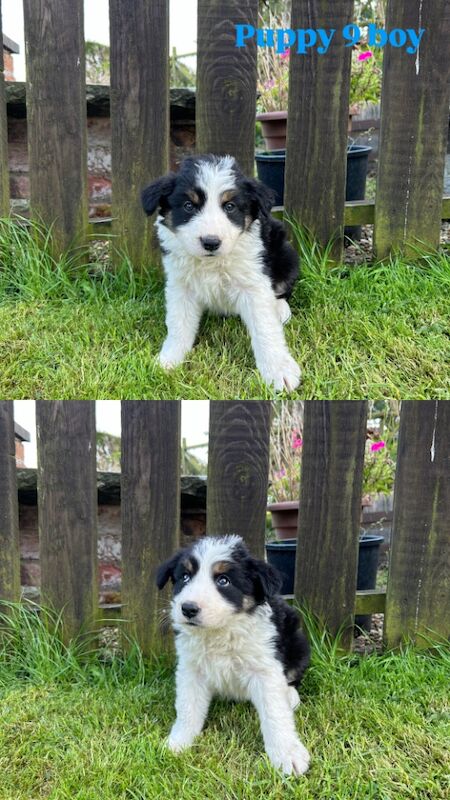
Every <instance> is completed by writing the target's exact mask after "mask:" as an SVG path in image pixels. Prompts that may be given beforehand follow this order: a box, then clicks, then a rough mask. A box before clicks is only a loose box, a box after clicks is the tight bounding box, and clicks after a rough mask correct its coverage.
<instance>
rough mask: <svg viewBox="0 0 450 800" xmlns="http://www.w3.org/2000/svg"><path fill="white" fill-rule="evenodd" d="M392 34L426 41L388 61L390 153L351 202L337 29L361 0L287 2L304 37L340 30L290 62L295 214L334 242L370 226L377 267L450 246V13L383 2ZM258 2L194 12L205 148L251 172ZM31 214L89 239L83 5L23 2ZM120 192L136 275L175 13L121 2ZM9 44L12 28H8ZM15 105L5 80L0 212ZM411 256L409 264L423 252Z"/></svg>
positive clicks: (148, 258)
mask: <svg viewBox="0 0 450 800" xmlns="http://www.w3.org/2000/svg"><path fill="white" fill-rule="evenodd" d="M387 6H388V9H387V28H388V29H392V28H403V29H404V28H414V29H416V30H417V29H418V28H425V31H426V33H425V34H424V37H423V39H422V42H421V44H420V49H419V52H418V54H417V55H408V54H407V53H405V52H404V48H401V49H395V48H392V47H390V46H388V47H387V48H386V55H385V62H384V64H385V68H384V75H383V90H382V118H381V149H380V161H379V172H378V187H377V196H376V201H375V204H374V203H367V202H357V203H353V204H347V205H346V204H345V201H344V186H345V165H346V148H347V120H348V107H349V85H350V61H351V59H350V56H351V49H349V48H345V47H344V42H343V41H342V39H341V37H340V30H341V29H342V27H343V26H344V25H345V24H347V23H349V22H351V21H353V20H354V0H333V2H332V3H330V2H323V0H321V2H316V3H305V2H304V0H292V27H293V28H314V29H316V28H335V29H337V33H336V35H335V37H334V39H333V42H332V44H331V47H330V49H329V51H328V52H327V54H326V55H318V54H317V53H316V52H315V51H311V52H310V53H309V54H308V55H306V56H296V55H294V56H293V57H292V58H291V60H290V64H291V66H290V69H291V75H290V81H291V82H290V100H289V122H288V146H287V156H286V158H287V168H286V175H287V179H286V192H285V196H286V210H287V212H288V213H289V215H290V216H293V217H295V218H297V219H298V220H299V222H300V223H301V224H302V225H304V226H306V227H308V228H309V230H310V231H311V232H312V233H313V234H314V235H315V236H316V238H317V239H318V240H319V241H320V242H321V243H323V244H325V243H326V242H328V240H329V239H330V238H331V237H333V236H335V235H336V236H337V238H336V244H335V247H334V251H333V253H334V256H335V257H339V256H340V254H341V251H342V238H343V237H342V234H343V225H344V221H345V222H346V223H347V224H352V223H353V224H361V223H373V222H375V245H376V251H377V255H378V256H379V257H380V258H384V257H386V256H388V255H389V253H390V252H391V251H393V250H396V249H398V248H403V247H405V246H407V245H408V243H409V244H411V243H412V244H414V243H415V242H416V241H417V240H421V241H422V242H423V244H424V246H425V247H426V248H429V249H435V248H436V247H437V246H438V244H439V231H440V223H441V219H442V218H445V217H450V198H444V200H443V198H442V192H443V175H444V162H445V152H446V142H447V133H448V112H449V94H450V92H449V86H450V59H449V58H448V41H449V37H450V4H449V3H448V1H447V0H433V2H430V0H428V1H427V2H423V0H388V2H387ZM257 10H258V0H248V2H247V3H246V4H244V5H243V4H242V3H241V2H239V0H198V70H197V75H198V77H197V104H196V125H197V148H198V150H199V151H203V152H217V153H224V152H227V153H231V154H232V155H234V156H236V157H237V158H238V159H239V161H240V162H241V164H242V166H243V168H244V169H245V170H246V171H247V172H249V173H252V172H253V169H254V140H255V125H254V123H255V104H256V59H257V48H256V45H255V43H253V44H251V45H249V46H248V47H246V48H245V49H238V48H236V46H235V28H234V26H235V25H236V24H239V23H247V24H248V23H250V24H254V25H255V26H256V25H257ZM24 11H25V40H26V42H27V46H26V55H27V77H28V83H27V111H28V123H29V124H28V130H29V157H30V159H29V160H30V164H29V169H30V182H31V208H32V213H33V214H35V215H36V216H39V217H40V218H42V219H43V220H44V221H45V222H46V223H47V224H51V223H53V222H55V220H56V225H55V228H54V232H55V235H56V236H57V241H58V242H59V244H60V246H66V245H69V244H71V243H73V240H74V237H76V236H77V237H78V239H79V238H80V236H81V237H82V236H83V233H84V231H85V229H86V226H87V214H86V210H87V204H86V164H87V153H86V108H85V94H84V68H83V65H84V35H83V2H82V0H24ZM110 27H111V123H112V192H113V217H114V232H115V234H116V235H117V239H116V242H117V245H118V247H119V248H121V249H124V250H127V251H128V253H129V255H130V257H131V259H132V262H133V263H134V265H135V266H136V268H139V267H140V266H143V265H145V264H151V263H152V261H154V258H155V251H154V248H153V233H152V228H151V224H150V223H149V222H148V221H147V220H146V219H145V217H144V214H143V213H142V210H141V208H140V201H139V194H140V190H141V189H142V187H143V185H145V184H146V183H148V182H150V181H151V180H152V179H155V178H156V177H159V175H161V174H163V173H164V172H166V171H167V170H168V144H169V55H170V53H169V36H168V31H169V3H168V2H167V1H166V0H110ZM0 33H1V31H0ZM4 145H5V104H4V97H3V77H2V76H0V171H1V176H2V177H1V180H0V212H3V213H6V209H7V207H8V194H7V190H8V187H7V179H6V177H5V176H7V174H8V165H7V152H6V148H5V146H4ZM412 252H413V251H412V249H411V248H410V253H412Z"/></svg>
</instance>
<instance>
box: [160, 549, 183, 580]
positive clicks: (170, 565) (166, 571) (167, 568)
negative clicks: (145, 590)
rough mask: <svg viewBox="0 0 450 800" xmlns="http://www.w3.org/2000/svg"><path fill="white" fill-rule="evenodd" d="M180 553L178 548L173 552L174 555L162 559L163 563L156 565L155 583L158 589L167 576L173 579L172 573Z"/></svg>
mask: <svg viewBox="0 0 450 800" xmlns="http://www.w3.org/2000/svg"><path fill="white" fill-rule="evenodd" d="M181 554H182V551H181V550H179V551H178V553H175V555H174V556H172V558H169V559H168V560H167V561H164V564H161V566H160V567H158V571H157V573H156V585H157V587H158V589H163V588H164V586H165V585H166V583H167V581H168V580H169V578H170V579H171V580H172V581H173V573H174V570H175V568H176V566H177V564H178V562H179V560H180V558H181Z"/></svg>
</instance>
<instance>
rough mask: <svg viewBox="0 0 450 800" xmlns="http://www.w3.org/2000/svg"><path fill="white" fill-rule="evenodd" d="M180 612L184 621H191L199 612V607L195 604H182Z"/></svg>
mask: <svg viewBox="0 0 450 800" xmlns="http://www.w3.org/2000/svg"><path fill="white" fill-rule="evenodd" d="M181 611H182V612H183V616H185V617H186V619H193V618H194V617H196V616H197V614H198V612H199V611H200V606H198V605H197V603H183V604H182V606H181Z"/></svg>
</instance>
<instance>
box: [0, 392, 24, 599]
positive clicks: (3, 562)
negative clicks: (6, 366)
mask: <svg viewBox="0 0 450 800" xmlns="http://www.w3.org/2000/svg"><path fill="white" fill-rule="evenodd" d="M19 599H20V554H19V504H18V498H17V477H16V455H15V442H14V417H13V401H12V400H0V602H1V601H2V600H9V601H15V602H17V601H18V600H19Z"/></svg>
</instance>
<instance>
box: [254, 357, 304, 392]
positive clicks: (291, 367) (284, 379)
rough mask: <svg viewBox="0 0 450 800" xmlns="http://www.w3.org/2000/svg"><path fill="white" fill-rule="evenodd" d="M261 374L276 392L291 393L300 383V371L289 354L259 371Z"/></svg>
mask: <svg viewBox="0 0 450 800" xmlns="http://www.w3.org/2000/svg"><path fill="white" fill-rule="evenodd" d="M261 374H262V376H263V378H264V380H265V382H266V383H267V384H268V385H269V386H273V388H274V389H275V391H276V392H283V391H287V392H293V391H294V389H296V388H297V386H298V385H299V383H300V379H301V374H302V373H301V370H300V367H299V365H298V364H297V362H296V361H294V359H293V358H292V356H291V355H289V353H286V354H283V355H282V356H281V357H280V359H279V360H278V361H277V362H275V363H273V364H272V365H271V366H268V367H266V368H263V369H261Z"/></svg>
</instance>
